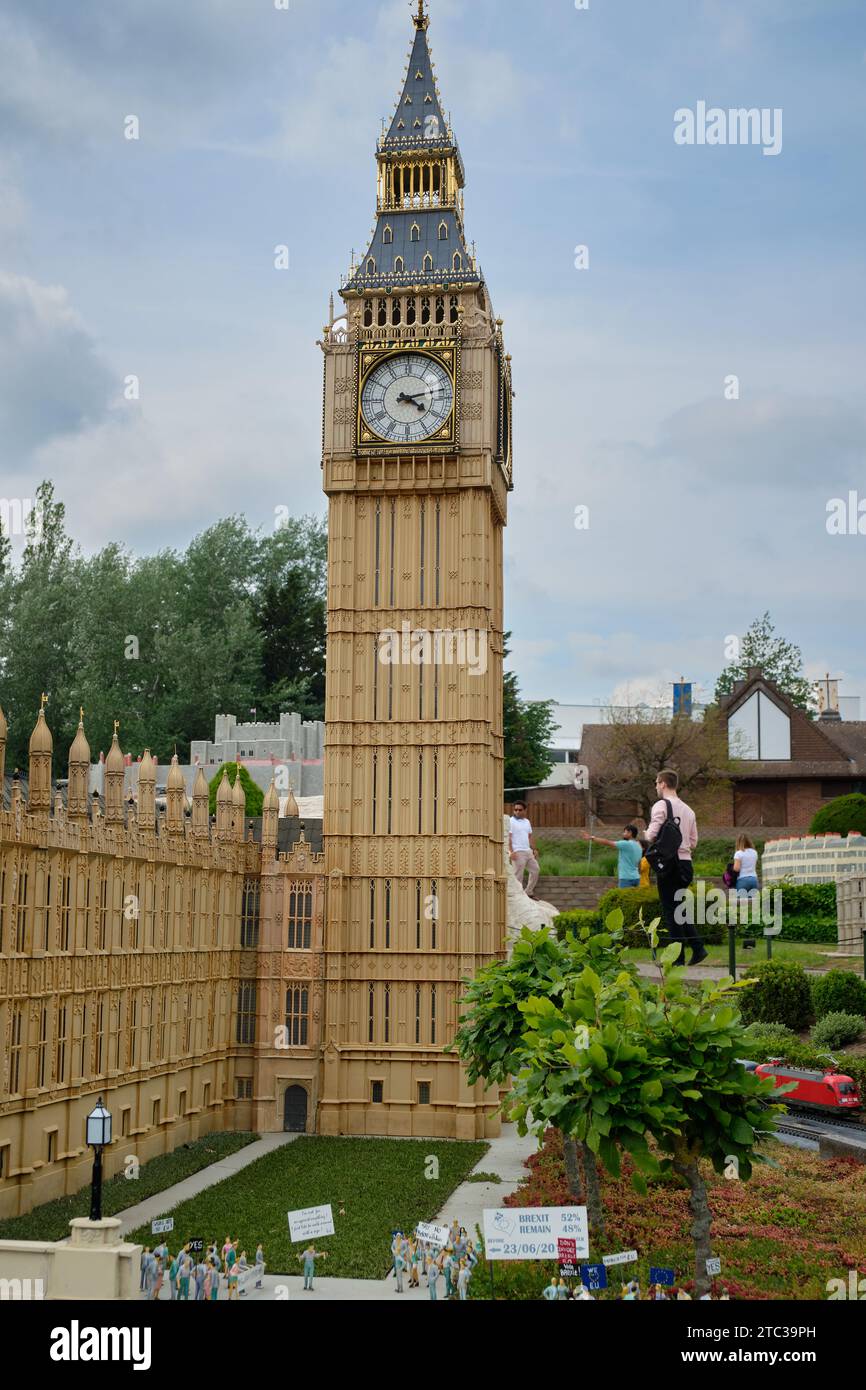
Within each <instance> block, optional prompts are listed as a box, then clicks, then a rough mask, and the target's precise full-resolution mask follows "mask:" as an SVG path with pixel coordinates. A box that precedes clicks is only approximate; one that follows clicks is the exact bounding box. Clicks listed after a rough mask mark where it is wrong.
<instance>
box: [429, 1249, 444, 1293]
mask: <svg viewBox="0 0 866 1390" xmlns="http://www.w3.org/2000/svg"><path fill="white" fill-rule="evenodd" d="M441 1272H442V1271H441V1269H440V1268H439V1261H438V1260H437V1258H436V1256H435V1255H434V1254H433V1253H432V1252H431V1254H430V1255H429V1256H428V1258H427V1288H428V1290H429V1291H430V1302H431V1303H435V1302H436V1283H437V1281H438V1279H439V1275H440V1274H441Z"/></svg>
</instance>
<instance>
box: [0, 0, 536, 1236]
mask: <svg viewBox="0 0 866 1390" xmlns="http://www.w3.org/2000/svg"><path fill="white" fill-rule="evenodd" d="M413 23H414V34H413V36H412V39H413V41H412V49H411V54H410V57H409V62H408V66H407V69H406V74H405V78H404V82H403V85H402V88H401V91H400V96H399V99H398V104H397V109H396V112H395V114H394V117H393V120H392V122H391V125H390V127H389V128H387V129H386V130H385V131H383V134H382V136H381V138H380V140H379V143H378V148H377V150H376V163H377V169H378V178H377V194H376V199H377V201H376V222H375V229H374V232H373V235H372V239H371V241H370V244H369V247H368V248H367V250H366V252H365V254H364V256H363V257H362V258H361V259H360V260H359V261H358V262H357V263H356V264H353V265H352V267H351V270H350V273H349V276H348V277H347V279H346V280H345V282H344V284H343V287H342V290H341V294H342V298H343V300H344V305H345V309H344V312H343V313H342V314H341V315H339V316H337V317H335V316H334V314H333V311H332V313H331V321H330V323H329V324H328V325H327V326H326V328H325V331H324V336H323V339H322V342H321V344H320V346H321V348H322V351H323V356H324V377H325V380H324V431H323V486H324V490H325V493H326V494H327V497H328V500H329V564H328V596H327V599H328V650H327V670H328V680H327V693H326V717H325V722H326V747H325V798H324V853H323V854H317V853H314V852H313V849H312V846H311V844H310V843H308V842H307V840H306V838H305V836H304V833H303V829H302V828H300V827H299V826H298V825H297V822H293V823H292V827H291V835H290V837H289V840H288V841H286V834H285V831H284V830H283V825H284V823H283V822H281V821H280V819H279V805H280V803H279V798H278V796H277V792H276V789H275V787H274V786H272V787H271V789H270V791H269V792H268V794H267V796H266V798H265V802H264V808H263V817H262V822H261V828H260V830H259V829H258V827H257V826H256V827H254V826H253V823H251V822H248V821H247V820H246V819H245V814H244V810H245V807H244V797H243V792H242V790H241V787H240V780H239V779H236V781H235V786H234V789H233V788H232V786H231V784H230V782H229V780H228V778H227V777H224V778H223V781H222V783H221V784H220V786H219V791H218V795H217V800H216V816H215V819H212V818H211V816H210V815H209V809H208V786H207V783H206V782H205V779H204V776H203V774H202V773H201V772H199V775H198V778H197V780H196V783H195V786H194V789H193V795H192V805H191V808H189V807H188V806H187V804H186V795H185V788H184V783H183V778H182V776H181V775H180V772H179V769H177V768H176V759H175V760H174V764H175V769H174V771H172V770H170V771H169V776H168V783H167V792H166V809H165V812H164V814H162V813H158V812H157V809H156V799H155V780H156V779H155V768H154V766H153V761H152V759H151V758H150V755H149V754H145V757H144V759H143V761H142V765H141V770H140V776H139V786H138V802H137V805H135V806H133V805H132V804H131V803H127V801H126V798H125V788H124V769H125V759H124V756H123V753H122V751H121V747H120V741H119V731H118V730H117V728H115V733H114V738H113V741H112V745H111V750H110V752H109V754H108V756H107V759H106V765H105V796H104V801H103V803H102V804H100V803H99V801H98V800H96V799H92V798H89V796H88V773H89V767H90V756H91V755H90V748H89V746H88V743H87V738H86V733H85V726H84V717H83V715H82V719H81V722H80V723H79V727H78V731H77V733H76V735H75V738H74V741H73V743H72V746H71V748H70V750H69V755H68V763H69V766H68V787H67V792H66V797H65V801H64V800H63V799H62V798H61V796H60V795H59V794H53V792H52V775H51V774H52V759H53V741H52V734H51V732H50V730H49V725H48V721H47V719H46V712H45V710H44V708H43V709H40V710H39V712H38V715H37V717H36V724H35V728H34V730H33V734H32V737H31V740H30V766H29V781H28V788H27V795H26V799H25V794H24V789H23V788H22V787H21V786H20V785H19V782H18V781H17V780H15V779H13V781H12V790H11V796H10V798H9V802H8V808H7V809H4V806H3V799H2V798H0V1042H2V1071H0V1216H11V1215H16V1214H18V1213H19V1212H24V1211H27V1210H29V1209H30V1208H31V1207H32V1206H34V1205H35V1204H37V1203H39V1202H43V1201H46V1200H49V1199H51V1198H53V1197H57V1196H61V1195H64V1194H65V1193H68V1192H73V1191H76V1190H77V1189H78V1188H80V1187H81V1186H83V1185H84V1184H85V1183H86V1181H87V1178H88V1175H89V1167H90V1155H89V1151H88V1150H86V1148H85V1146H84V1119H85V1116H86V1115H87V1113H88V1111H89V1110H90V1109H91V1108H92V1106H93V1102H94V1100H95V1098H96V1096H97V1095H100V1094H101V1095H103V1097H104V1098H105V1100H106V1104H107V1105H108V1106H109V1108H110V1109H111V1110H112V1113H113V1115H114V1119H115V1124H114V1132H115V1136H116V1139H117V1141H118V1142H116V1143H115V1144H113V1146H112V1149H111V1150H110V1151H109V1153H107V1154H106V1171H107V1173H108V1174H109V1175H110V1174H111V1173H113V1172H116V1171H118V1170H119V1169H120V1168H121V1167H122V1166H123V1163H124V1159H125V1157H126V1156H127V1155H128V1154H135V1155H136V1156H137V1157H138V1158H139V1159H141V1160H144V1159H147V1158H150V1157H152V1156H154V1155H155V1154H158V1153H162V1152H167V1151H170V1150H171V1149H173V1148H174V1147H176V1145H177V1144H179V1143H182V1142H184V1141H186V1140H188V1139H190V1138H194V1137H197V1136H199V1135H202V1134H206V1133H209V1132H212V1131H214V1130H220V1129H249V1130H255V1131H258V1132H267V1131H273V1130H281V1129H283V1128H291V1129H300V1130H306V1131H307V1132H315V1133H321V1134H332V1135H343V1134H378V1135H395V1136H402V1135H417V1136H425V1137H427V1136H430V1137H432V1136H437V1137H451V1138H476V1137H484V1136H489V1135H492V1134H494V1133H496V1132H497V1129H498V1124H499V1119H498V1115H497V1113H496V1105H497V1096H496V1094H495V1093H494V1092H491V1091H486V1090H485V1089H484V1088H483V1086H482V1085H481V1084H480V1083H479V1084H477V1085H475V1086H470V1085H469V1084H468V1083H467V1082H466V1079H465V1074H464V1072H463V1070H462V1067H461V1066H460V1063H459V1060H458V1059H457V1057H456V1056H454V1055H452V1054H450V1053H448V1052H446V1051H445V1048H446V1046H447V1044H448V1043H449V1042H450V1041H451V1039H452V1038H453V1036H454V1031H455V1027H456V1023H457V1019H458V1015H459V1007H460V996H461V988H462V986H461V982H462V981H463V980H464V979H466V978H467V977H468V976H471V975H472V974H474V973H475V971H476V970H477V969H478V968H479V967H480V966H481V965H483V964H485V963H487V962H489V961H491V960H493V959H495V958H497V957H498V956H501V955H502V954H503V952H504V948H505V884H506V880H505V870H504V866H503V818H502V804H503V803H502V769H503V730H502V659H503V559H502V548H503V528H504V526H505V523H506V512H507V500H508V494H509V491H510V489H511V485H512V484H511V398H512V388H511V364H510V358H509V357H508V355H507V354H506V352H505V347H504V343H503V338H502V323H501V320H498V319H496V318H495V316H494V312H493V308H492V304H491V301H490V297H489V294H488V290H487V286H486V284H485V282H484V279H483V277H482V275H481V272H480V269H479V266H478V262H477V260H476V257H475V254H474V251H473V250H472V249H471V247H470V245H469V243H468V242H467V240H466V235H465V231H464V222H463V188H464V183H465V173H464V167H463V162H462V158H461V154H460V150H459V148H458V145H457V141H456V138H455V136H454V133H453V131H452V129H451V126H450V123H449V121H448V120H447V119H446V117H445V113H444V111H443V108H442V104H441V100H440V95H439V91H438V87H437V83H436V78H435V73H434V69H433V64H432V61H431V57H430V50H429V46H428V37H427V35H428V25H429V18H428V16H427V14H426V13H425V7H424V3H423V0H420V3H419V6H418V12H417V14H416V15H415V16H414V17H413ZM469 651H472V652H473V653H474V659H473V660H468V659H466V654H467V652H469ZM6 732H7V731H6V724H5V720H4V719H3V716H2V713H0V788H2V786H3V783H4V758H5V743H6ZM278 839H279V843H280V844H281V845H285V846H286V852H282V853H281V852H279V849H278Z"/></svg>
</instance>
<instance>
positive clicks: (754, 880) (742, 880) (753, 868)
mask: <svg viewBox="0 0 866 1390" xmlns="http://www.w3.org/2000/svg"><path fill="white" fill-rule="evenodd" d="M734 868H735V869H736V871H737V874H738V878H737V892H738V893H757V891H758V851H757V850H756V849H755V846H754V845H753V844H752V841H751V840H750V839H749V837H748V835H741V836H740V838H739V839H738V840H737V851H736V854H735V855H734Z"/></svg>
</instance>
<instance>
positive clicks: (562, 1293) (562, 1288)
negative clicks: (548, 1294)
mask: <svg viewBox="0 0 866 1390" xmlns="http://www.w3.org/2000/svg"><path fill="white" fill-rule="evenodd" d="M569 1292H570V1291H569V1287H568V1284H567V1283H566V1281H565V1280H564V1279H560V1281H559V1288H558V1289H557V1291H556V1296H557V1298H558V1299H559V1300H560V1302H563V1301H564V1300H565V1299H566V1298H568V1296H569Z"/></svg>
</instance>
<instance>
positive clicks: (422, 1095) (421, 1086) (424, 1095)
mask: <svg viewBox="0 0 866 1390" xmlns="http://www.w3.org/2000/svg"><path fill="white" fill-rule="evenodd" d="M418 1104H419V1105H429V1104H430V1082H429V1081H419V1082H418Z"/></svg>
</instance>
